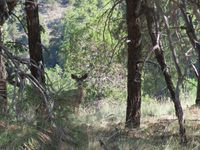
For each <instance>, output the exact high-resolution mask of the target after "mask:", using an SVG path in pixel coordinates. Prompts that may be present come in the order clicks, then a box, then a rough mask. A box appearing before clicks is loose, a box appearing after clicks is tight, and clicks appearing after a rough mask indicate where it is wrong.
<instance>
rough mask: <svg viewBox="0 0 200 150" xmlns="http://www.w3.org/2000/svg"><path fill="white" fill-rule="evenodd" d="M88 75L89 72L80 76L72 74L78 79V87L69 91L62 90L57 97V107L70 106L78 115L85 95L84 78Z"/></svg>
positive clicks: (72, 76) (73, 77)
mask: <svg viewBox="0 0 200 150" xmlns="http://www.w3.org/2000/svg"><path fill="white" fill-rule="evenodd" d="M87 77H88V74H84V75H83V76H81V77H79V76H77V75H74V74H71V78H72V79H73V80H75V81H76V84H77V88H76V89H71V90H67V91H61V92H60V94H59V95H58V96H57V97H56V101H55V106H54V107H56V109H57V108H60V109H62V110H63V109H65V108H67V107H69V108H70V109H71V110H72V111H73V112H74V113H75V114H76V115H78V113H79V105H80V104H81V102H82V100H83V97H84V88H83V83H84V80H85V79H86V78H87Z"/></svg>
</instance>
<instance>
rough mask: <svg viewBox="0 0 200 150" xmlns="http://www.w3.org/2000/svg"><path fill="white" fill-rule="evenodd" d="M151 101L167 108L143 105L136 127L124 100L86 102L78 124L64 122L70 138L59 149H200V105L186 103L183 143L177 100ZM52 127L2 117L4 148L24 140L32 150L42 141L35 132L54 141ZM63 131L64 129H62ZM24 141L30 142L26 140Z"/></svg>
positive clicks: (0, 129)
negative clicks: (129, 122)
mask: <svg viewBox="0 0 200 150" xmlns="http://www.w3.org/2000/svg"><path fill="white" fill-rule="evenodd" d="M150 103H151V107H153V106H154V108H157V107H159V108H160V110H162V111H164V112H162V113H158V110H156V109H155V111H154V112H152V111H149V110H148V107H147V106H150V104H149V103H147V104H146V102H145V103H144V104H143V107H142V108H143V109H142V118H141V126H140V128H137V129H132V130H129V129H126V128H124V126H125V124H124V121H125V120H124V118H125V103H124V102H123V103H122V102H119V103H113V102H103V101H102V102H101V104H99V105H98V107H97V105H96V104H95V105H88V106H82V108H81V109H80V112H79V115H78V118H77V116H76V115H72V116H75V118H76V119H73V120H74V122H73V125H74V126H72V127H70V128H68V126H67V124H65V125H64V128H65V131H67V134H66V135H67V136H68V137H67V140H66V141H65V140H63V139H62V138H61V140H60V141H61V142H59V143H57V144H58V145H57V146H56V147H59V148H57V149H59V150H73V149H74V150H79V149H80V150H199V149H200V119H199V116H200V109H199V108H197V107H194V106H186V107H184V114H185V127H186V134H187V139H188V143H187V144H184V145H182V144H180V138H179V126H178V121H177V119H176V117H175V115H174V111H173V107H171V106H173V104H172V103H171V102H166V103H157V102H153V104H154V105H153V104H152V102H150ZM169 105H170V106H169ZM167 107H168V108H167ZM163 108H166V109H163ZM169 108H170V109H169ZM149 109H150V108H149ZM169 110H170V111H169ZM146 111H148V112H146ZM111 112H112V113H111ZM52 129H53V130H51V131H53V132H54V131H55V130H54V128H52ZM70 129H72V130H70ZM48 130H49V129H43V130H38V129H33V125H28V126H27V125H26V124H24V123H14V122H7V123H6V121H3V120H2V121H0V133H1V134H0V149H2V150H4V149H5V150H7V149H8V150H9V149H11V148H10V146H15V145H20V143H21V144H22V145H25V146H27V145H29V146H27V147H31V146H32V147H34V148H29V149H31V150H32V149H37V148H38V147H37V146H38V142H36V140H34V138H33V137H34V136H33V135H34V134H35V133H36V134H35V139H39V141H42V143H51V142H52V143H54V142H55V141H54V140H53V139H51V136H49V134H48V132H49V131H48ZM47 131H48V132H47ZM68 133H69V134H68ZM61 134H63V133H62V132H61ZM50 135H51V134H50ZM70 136H72V137H70ZM54 138H55V137H54ZM70 138H71V139H70ZM27 139H29V140H27ZM24 141H26V142H25V143H24V144H23V142H24ZM70 142H71V143H70ZM27 143H28V144H27ZM55 144H56V143H54V146H55ZM34 145H36V146H34ZM39 149H41V148H39ZM43 149H44V148H43ZM49 149H50V148H48V150H49Z"/></svg>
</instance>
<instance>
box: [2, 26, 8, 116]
mask: <svg viewBox="0 0 200 150" xmlns="http://www.w3.org/2000/svg"><path fill="white" fill-rule="evenodd" d="M0 43H1V44H2V27H1V26H0ZM0 51H2V50H1V47H0ZM6 85H7V84H6V73H5V65H4V59H3V56H2V55H0V107H1V108H0V111H1V114H3V115H5V114H6V112H7V86H6Z"/></svg>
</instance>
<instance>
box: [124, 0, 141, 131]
mask: <svg viewBox="0 0 200 150" xmlns="http://www.w3.org/2000/svg"><path fill="white" fill-rule="evenodd" d="M140 5H141V0H134V1H133V0H126V11H127V16H126V17H127V18H126V19H127V28H128V40H127V42H128V85H127V86H128V87H127V90H128V98H127V112H126V127H128V128H135V127H139V126H140V107H141V72H140V71H141V70H140V66H139V61H140V60H141V31H140V19H139V18H138V14H139V10H140Z"/></svg>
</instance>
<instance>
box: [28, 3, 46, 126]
mask: <svg viewBox="0 0 200 150" xmlns="http://www.w3.org/2000/svg"><path fill="white" fill-rule="evenodd" d="M25 10H26V15H27V19H26V20H27V29H28V44H29V54H30V62H31V67H30V70H31V74H32V76H33V77H34V78H35V79H37V80H38V81H39V82H40V83H41V84H42V85H44V83H45V76H44V67H43V54H42V44H41V35H40V23H39V14H38V3H37V0H26V2H25ZM32 92H36V93H37V95H38V96H39V97H41V98H39V99H38V100H39V101H38V102H39V106H38V108H37V109H36V116H37V121H38V122H37V126H38V127H40V126H43V125H45V122H46V121H47V120H48V119H49V118H48V112H47V107H48V106H46V104H45V101H44V100H43V98H42V95H41V93H40V91H39V90H38V89H37V87H35V89H33V91H32Z"/></svg>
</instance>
